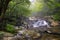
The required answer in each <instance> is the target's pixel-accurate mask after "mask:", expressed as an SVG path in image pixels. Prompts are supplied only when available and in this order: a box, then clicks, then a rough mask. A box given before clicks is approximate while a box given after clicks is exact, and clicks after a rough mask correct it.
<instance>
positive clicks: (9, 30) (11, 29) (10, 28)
mask: <svg viewBox="0 0 60 40" xmlns="http://www.w3.org/2000/svg"><path fill="white" fill-rule="evenodd" d="M6 31H7V32H10V33H15V32H16V31H15V28H14V26H13V25H10V24H7V26H6Z"/></svg>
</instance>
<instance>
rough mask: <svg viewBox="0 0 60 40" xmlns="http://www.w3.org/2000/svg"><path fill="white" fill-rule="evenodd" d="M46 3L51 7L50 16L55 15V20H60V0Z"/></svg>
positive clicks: (46, 1) (46, 0)
mask: <svg viewBox="0 0 60 40" xmlns="http://www.w3.org/2000/svg"><path fill="white" fill-rule="evenodd" d="M45 3H46V4H47V6H48V7H49V11H48V13H49V14H52V15H53V19H54V20H57V21H59V20H60V5H59V4H60V0H45Z"/></svg>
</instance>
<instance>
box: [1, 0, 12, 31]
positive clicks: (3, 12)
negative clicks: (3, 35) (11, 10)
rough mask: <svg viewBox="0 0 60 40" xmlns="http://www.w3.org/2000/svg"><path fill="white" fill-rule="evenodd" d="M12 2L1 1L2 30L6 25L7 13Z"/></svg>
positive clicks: (7, 0) (8, 0)
mask: <svg viewBox="0 0 60 40" xmlns="http://www.w3.org/2000/svg"><path fill="white" fill-rule="evenodd" d="M10 1H11V0H0V30H3V29H4V28H5V25H6V21H5V12H6V10H7V7H8V4H9V2H10Z"/></svg>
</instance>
